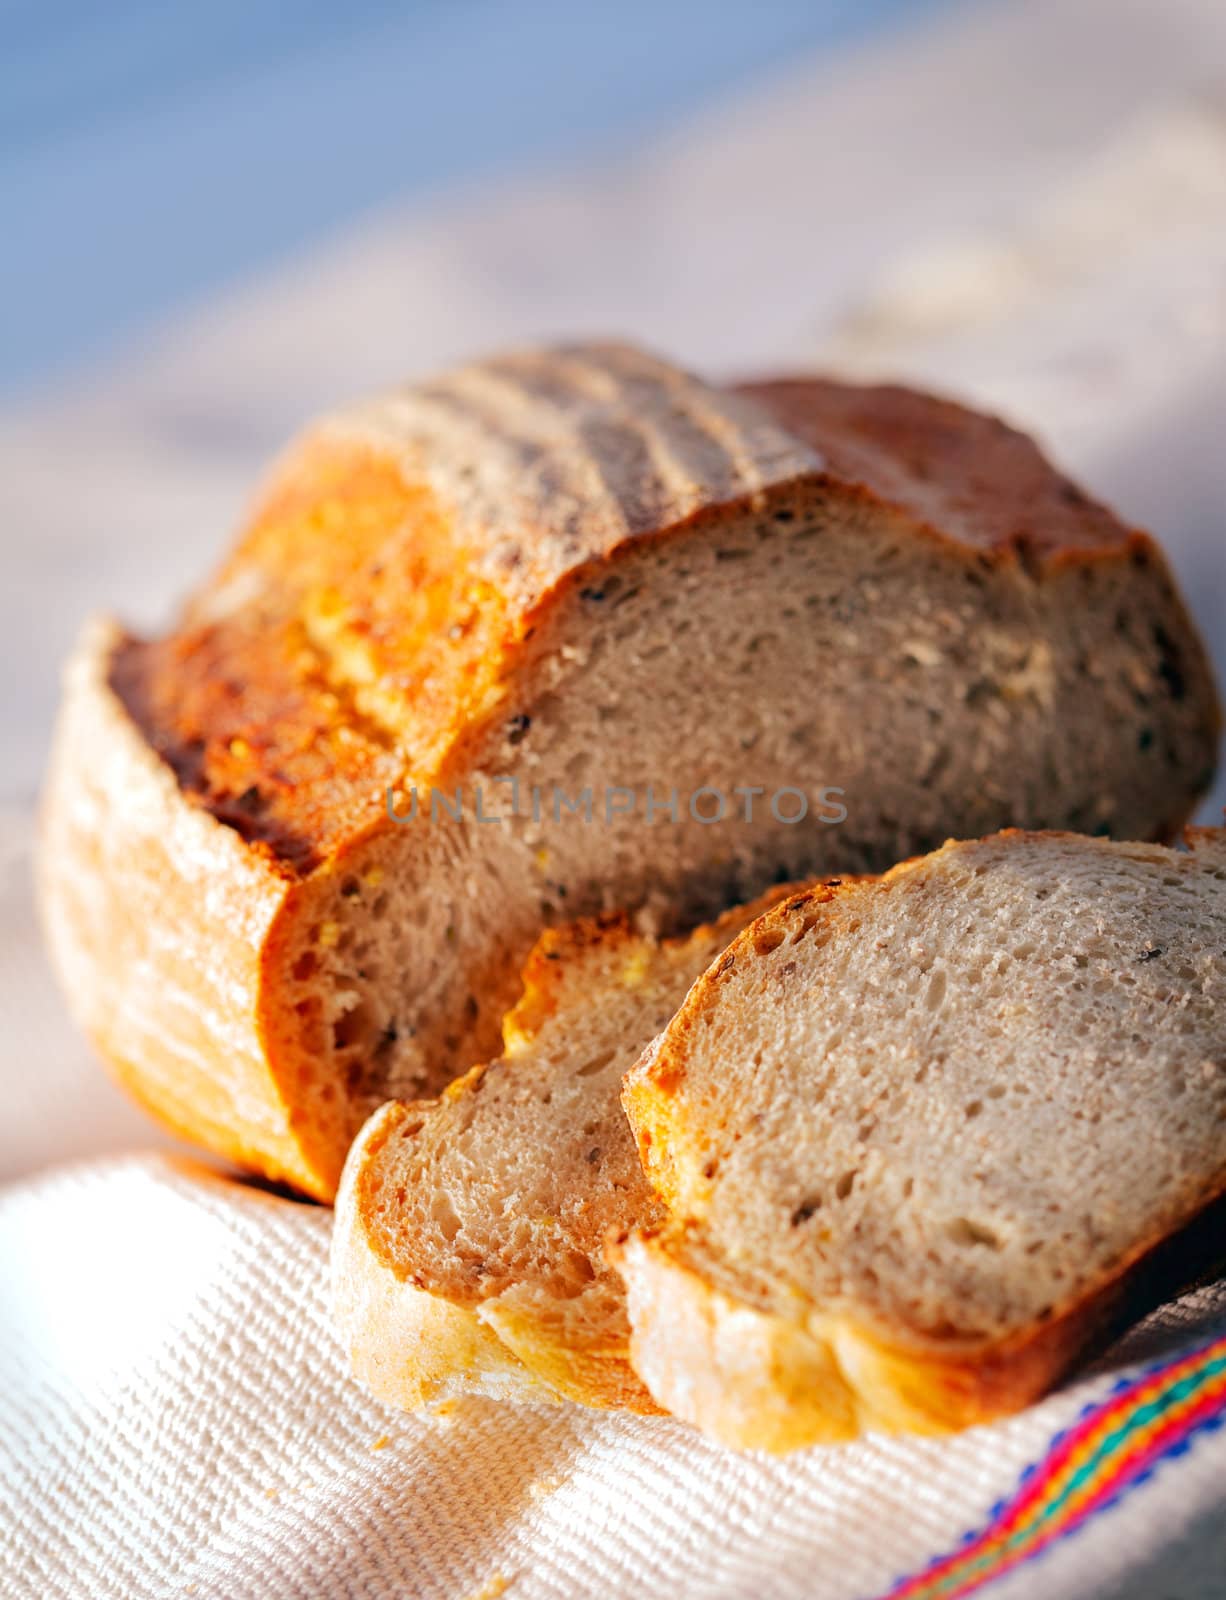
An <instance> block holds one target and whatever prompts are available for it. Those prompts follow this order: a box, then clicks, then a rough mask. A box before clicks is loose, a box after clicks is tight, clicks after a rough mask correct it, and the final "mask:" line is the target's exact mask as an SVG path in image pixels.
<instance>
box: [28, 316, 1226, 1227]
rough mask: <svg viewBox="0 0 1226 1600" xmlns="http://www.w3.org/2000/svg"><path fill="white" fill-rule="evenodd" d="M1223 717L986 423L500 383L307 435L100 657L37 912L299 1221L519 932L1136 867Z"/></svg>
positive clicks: (116, 1044) (1094, 539)
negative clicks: (194, 574)
mask: <svg viewBox="0 0 1226 1600" xmlns="http://www.w3.org/2000/svg"><path fill="white" fill-rule="evenodd" d="M1217 718H1218V713H1217V706H1216V701H1215V696H1214V690H1213V686H1212V683H1211V679H1210V674H1209V669H1208V666H1207V663H1206V660H1205V656H1204V652H1203V650H1202V647H1201V645H1200V643H1199V641H1198V640H1197V637H1196V635H1195V632H1194V630H1193V628H1192V625H1191V623H1190V622H1189V619H1188V616H1187V613H1186V611H1185V609H1184V607H1183V604H1182V603H1181V601H1180V599H1179V597H1178V595H1177V593H1176V591H1175V588H1174V586H1173V584H1172V580H1171V575H1170V573H1169V571H1168V569H1167V566H1166V563H1165V561H1164V559H1163V557H1162V555H1161V553H1160V552H1159V551H1158V550H1157V549H1156V547H1155V546H1154V544H1153V543H1152V542H1151V541H1150V540H1149V539H1148V538H1147V537H1146V536H1145V535H1143V534H1140V533H1137V532H1134V531H1131V530H1129V529H1127V528H1125V527H1123V526H1122V525H1121V524H1120V523H1119V522H1118V521H1116V519H1115V518H1114V517H1113V516H1112V515H1111V514H1110V513H1109V512H1107V511H1106V510H1104V509H1103V508H1102V507H1101V506H1099V505H1097V504H1095V503H1094V502H1093V501H1091V500H1089V499H1088V498H1087V497H1086V496H1085V495H1084V494H1082V493H1081V491H1080V490H1078V489H1076V488H1075V487H1074V486H1073V485H1072V484H1070V483H1069V482H1068V481H1067V480H1066V479H1065V478H1063V477H1062V476H1061V475H1060V474H1059V473H1057V472H1056V471H1054V470H1053V469H1052V468H1051V467H1050V466H1049V465H1048V464H1047V463H1046V462H1045V461H1044V460H1043V458H1042V457H1041V456H1040V455H1039V453H1038V451H1037V450H1036V449H1035V448H1034V446H1033V445H1032V444H1030V443H1029V442H1028V441H1027V440H1026V439H1024V438H1022V437H1021V436H1019V435H1018V434H1016V433H1014V432H1012V431H1011V430H1009V429H1008V428H1006V427H1004V426H1003V425H1002V424H1000V423H998V422H995V421H993V420H991V419H989V418H986V417H982V416H978V415H975V414H973V413H971V412H969V411H966V410H964V409H962V408H960V407H958V406H955V405H952V404H949V403H947V402H944V401H938V400H933V399H930V398H927V397H925V396H922V395H917V394H912V393H909V392H907V391H904V390H900V389H889V388H887V389H857V388H849V387H846V386H843V385H839V384H833V383H826V382H818V381H810V380H799V381H796V382H787V383H778V384H765V385H758V386H754V387H753V388H751V389H749V390H743V391H740V392H729V391H726V390H721V389H716V388H712V387H710V386H707V385H705V384H703V383H701V382H699V381H698V380H696V379H694V378H691V377H689V376H687V375H685V374H684V373H681V372H678V371H676V370H675V369H673V368H672V367H670V366H667V365H666V364H664V363H662V362H659V361H656V360H653V359H652V358H650V357H648V356H645V355H642V354H640V353H638V352H636V351H634V350H630V349H625V348H621V347H613V346H592V347H581V348H568V349H559V350H551V351H550V350H546V351H529V352H526V353H521V354H517V355H511V356H506V357H503V358H501V359H495V360H491V361H487V362H483V363H480V364H478V365H475V366H472V367H468V368H465V369H463V370H461V371H457V372H454V373H452V374H450V375H449V376H446V377H443V378H440V379H438V380H436V381H434V382H432V383H428V384H424V385H422V386H420V387H418V388H416V389H412V390H406V391H403V392H401V393H398V394H393V395H392V396H390V397H389V398H387V399H385V400H383V401H380V402H378V403H377V404H374V405H371V406H368V407H365V408H359V409H357V410H355V411H353V412H352V413H349V414H346V415H343V416H340V417H337V418H334V419H332V420H330V421H327V422H325V423H323V424H322V425H320V426H318V427H316V428H315V429H313V430H312V431H311V432H309V433H308V434H307V435H306V437H305V438H304V439H303V440H302V441H300V442H299V443H298V444H297V445H295V446H294V447H293V448H292V449H291V450H290V451H289V453H288V454H287V455H286V457H285V458H284V459H283V460H282V462H281V463H280V465H279V466H278V467H277V468H276V470H275V471H274V473H273V475H272V478H271V481H270V483H269V485H268V487H267V489H266V491H265V493H264V494H263V497H262V498H261V500H260V501H259V503H258V505H257V508H256V510H255V512H254V515H253V516H252V518H251V520H250V523H249V525H248V527H247V529H246V532H245V533H244V534H243V536H242V538H241V539H240V541H239V543H238V546H237V548H236V549H235V551H234V552H233V554H232V555H231V556H230V557H229V558H228V560H226V561H225V563H224V564H223V565H222V567H221V569H220V571H219V572H218V573H217V574H216V575H215V576H214V578H213V579H212V580H211V581H210V582H208V583H207V584H206V585H204V587H203V588H202V589H201V590H200V591H199V592H198V593H197V594H196V596H195V597H194V598H193V599H192V600H191V602H190V603H189V604H188V606H187V607H186V609H185V611H184V614H183V616H182V617H181V619H180V621H179V623H178V625H177V626H176V627H175V628H174V629H173V630H172V631H171V632H170V633H169V634H168V635H166V636H165V637H163V638H159V639H154V640H141V639H136V638H132V637H129V636H128V635H126V634H124V633H123V632H122V631H121V630H120V629H119V628H118V627H117V626H115V625H114V624H111V623H107V622H102V623H95V624H93V625H91V626H90V627H89V628H88V630H87V632H86V634H85V636H84V638H83V640H82V642H81V644H80V647H79V649H78V651H77V653H76V656H75V659H74V660H73V662H72V663H71V665H70V667H69V670H68V675H67V685H66V690H65V700H64V706H63V710H62V714H61V718H60V723H59V728H58V733H57V738H56V744H55V750H54V754H53V759H52V765H51V770H50V775H49V780H48V786H47V793H46V803H45V817H44V822H45V829H44V848H43V852H42V862H41V880H42V899H43V905H44V911H45V920H46V924H47V927H48V929H49V933H50V939H51V944H52V947H53V950H54V953H55V956H56V958H57V961H58V965H59V967H60V970H61V972H62V975H63V980H64V984H65V987H66V991H67V994H68V997H69V999H70V1002H71V1004H72V1006H73V1007H74V1009H75V1011H76V1013H77V1015H78V1017H79V1018H80V1020H81V1022H82V1024H83V1025H84V1027H85V1028H86V1030H87V1031H88V1033H89V1034H90V1036H91V1037H92V1038H93V1040H94V1041H95V1043H96V1045H97V1047H98V1049H99V1051H100V1052H101V1053H102V1055H103V1056H105V1057H106V1058H107V1059H108V1060H109V1061H110V1062H111V1063H112V1065H113V1067H114V1069H115V1071H116V1072H117V1074H118V1075H119V1077H120V1078H121V1079H122V1081H123V1082H124V1083H125V1084H127V1085H128V1087H129V1088H130V1089H131V1090H132V1091H133V1092H134V1093H135V1094H136V1095H137V1096H139V1098H140V1099H141V1100H143V1101H144V1102H145V1104H146V1105H147V1106H149V1107H150V1109H152V1110H153V1111H154V1112H155V1113H156V1114H157V1115H158V1116H160V1117H161V1118H162V1119H163V1120H164V1121H165V1122H166V1123H167V1124H169V1125H170V1126H171V1127H172V1128H174V1129H176V1130H177V1131H178V1132H180V1133H181V1134H183V1135H185V1136H187V1137H189V1138H191V1139H195V1140H198V1141H200V1142H202V1143H204V1144H205V1145H209V1146H211V1147H213V1148H214V1149H216V1150H218V1151H220V1152H222V1153H224V1154H226V1155H228V1156H230V1157H232V1158H233V1159H234V1160H236V1161H238V1162H240V1163H242V1164H243V1165H244V1166H247V1167H249V1168H252V1169H255V1170H257V1171H260V1172H263V1173H266V1174H268V1175H269V1176H270V1177H273V1178H277V1179H283V1180H285V1181H286V1182H288V1183H290V1184H292V1185H295V1186H296V1187H297V1188H299V1189H301V1190H303V1191H305V1192H307V1193H309V1194H313V1195H316V1196H320V1197H324V1198H328V1197H330V1196H331V1195H332V1194H333V1193H334V1190H335V1186H336V1183H337V1180H338V1178H339V1175H340V1171H341V1166H342V1163H343V1160H344V1157H345V1154H346V1151H347V1150H348V1148H349V1145H350V1143H351V1141H352V1139H353V1137H354V1135H355V1134H356V1132H357V1130H358V1128H359V1127H360V1126H361V1124H362V1122H363V1121H364V1120H365V1118H366V1117H367V1116H368V1115H369V1114H370V1113H371V1112H372V1111H373V1110H374V1109H375V1108H377V1107H378V1106H379V1105H381V1104H382V1103H383V1102H384V1101H385V1100H387V1099H389V1098H401V1099H412V1098H418V1097H421V1096H428V1095H431V1094H434V1093H436V1092H437V1091H438V1090H439V1089H440V1088H441V1087H443V1086H444V1085H445V1084H446V1083H447V1082H448V1081H449V1080H450V1079H451V1078H452V1077H453V1076H454V1075H455V1074H456V1073H457V1072H459V1071H462V1070H464V1069H466V1068H467V1067H469V1066H470V1065H471V1064H472V1063H473V1062H474V1061H481V1060H486V1059H488V1058H489V1057H490V1056H491V1055H493V1054H494V1053H495V1052H496V1051H497V1048H498V1039H499V1025H500V1022H501V1018H502V1016H503V1014H504V1012H505V1011H506V1009H507V1007H508V1005H510V1004H511V1003H512V1002H513V1000H514V998H515V992H516V986H517V981H518V974H519V972H520V969H521V967H522V965H523V962H524V960H525V958H526V956H527V954H528V952H529V950H530V949H531V947H532V944H533V942H534V941H535V939H536V937H537V935H538V933H539V932H540V930H541V927H542V926H547V925H552V924H556V923H558V922H561V921H563V920H571V919H573V918H574V917H576V916H582V915H590V914H596V913H600V912H602V911H605V910H612V909H616V908H623V907H624V908H626V909H630V910H634V909H637V908H640V907H643V906H646V905H650V906H651V907H653V908H654V910H655V912H656V913H657V914H658V916H659V918H660V919H661V926H663V927H673V928H678V929H680V928H683V927H685V926H688V925H692V924H693V923H694V922H695V921H696V920H698V919H700V918H702V917H704V916H709V915H714V914H717V913H718V912H719V911H720V910H721V909H722V908H723V907H724V906H726V905H729V904H734V903H736V902H738V901H742V900H745V899H748V898H750V897H751V896H752V895H754V894H757V893H759V892H760V891H761V890H762V889H763V888H764V887H766V886H768V885H769V884H771V883H776V882H780V881H783V880H785V879H788V878H798V877H808V876H811V875H813V874H816V873H820V872H829V871H859V870H870V869H871V870H878V869H881V868H883V867H885V866H887V865H889V864H890V863H891V862H893V861H894V860H897V859H898V858H899V857H900V856H901V855H904V854H907V853H911V852H914V851H916V850H922V849H927V848H931V847H933V846H935V845H936V844H939V843H940V841H941V840H942V839H944V838H945V837H947V836H948V835H949V834H951V833H954V834H960V835H963V836H969V835H977V834H980V833H983V832H986V831H989V830H990V829H992V828H995V827H998V826H1002V825H1005V824H1010V823H1017V824H1024V825H1028V826H1069V827H1078V828H1082V829H1085V830H1087V831H1095V830H1110V831H1113V832H1115V833H1116V834H1122V835H1126V836H1132V837H1143V838H1160V837H1164V836H1167V835H1169V834H1170V832H1171V830H1172V829H1175V828H1176V827H1177V826H1178V825H1179V824H1180V823H1181V822H1182V821H1183V820H1184V819H1185V818H1186V817H1187V815H1188V814H1189V813H1190V810H1191V808H1192V807H1193V806H1194V804H1195V801H1196V799H1197V797H1198V796H1199V795H1200V794H1201V792H1202V791H1203V789H1204V787H1205V785H1206V782H1207V781H1208V778H1209V776H1210V773H1211V770H1212V767H1213V763H1214V758H1215V750H1216V735H1217Z"/></svg>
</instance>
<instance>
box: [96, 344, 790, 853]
mask: <svg viewBox="0 0 1226 1600" xmlns="http://www.w3.org/2000/svg"><path fill="white" fill-rule="evenodd" d="M820 468H821V462H820V459H819V458H818V456H817V455H816V454H815V453H814V451H813V449H812V448H811V447H810V446H808V445H806V444H802V443H801V442H799V441H798V440H795V439H793V438H792V436H791V435H790V434H788V433H786V432H785V431H784V430H782V429H781V428H780V427H778V425H777V424H775V423H774V422H773V421H772V420H771V419H770V418H769V416H768V415H767V414H766V413H765V412H763V411H762V410H761V409H760V408H759V407H757V406H756V405H754V404H753V403H752V402H750V401H747V400H744V399H740V398H738V397H737V396H736V395H734V394H731V393H728V392H725V391H723V390H719V389H715V388H711V387H709V386H708V385H706V384H703V383H701V382H700V381H699V380H697V379H695V378H691V377H689V376H688V375H686V374H684V373H682V372H679V371H677V370H676V369H675V368H673V367H670V366H668V365H667V364H666V363H664V362H661V361H657V360H655V359H653V358H652V357H649V356H647V355H643V354H641V353H639V352H637V351H634V350H630V349H628V348H624V347H621V346H616V345H592V346H575V347H569V348H563V349H558V350H552V351H526V352H523V353H520V354H512V355H508V356H504V357H501V358H495V359H493V360H489V361H485V362H481V363H479V364H476V365H473V366H470V367H466V368H462V369H460V370H458V371H456V372H453V373H450V374H448V375H445V376H443V377H440V378H437V379H435V380H434V381H432V382H430V383H426V384H423V385H420V386H418V387H416V388H412V389H405V390H403V391H401V392H399V393H395V394H392V395H390V396H388V397H387V398H386V399H384V400H381V401H378V402H377V403H374V404H370V405H366V406H363V407H359V408H357V409H355V410H354V411H352V412H351V413H348V414H345V415H341V416H338V417H336V418H334V419H332V420H330V421H327V422H325V423H323V424H322V425H320V426H318V427H316V428H315V429H313V430H311V431H310V432H308V434H307V435H306V436H305V437H304V438H303V439H302V440H301V441H300V443H298V444H297V445H296V446H294V447H292V448H291V449H290V450H289V451H288V452H287V453H286V455H285V457H284V458H283V460H282V461H281V463H280V465H279V466H278V468H277V469H276V470H275V471H274V473H273V476H272V481H271V483H270V485H269V487H268V488H267V490H266V492H265V494H264V496H263V498H262V500H261V502H260V503H259V505H258V506H257V509H256V511H255V514H254V516H253V518H252V519H251V522H250V524H249V527H248V530H247V532H246V533H245V535H244V536H243V537H242V539H241V540H240V542H239V544H238V546H237V548H236V550H235V551H234V553H233V554H232V555H231V557H230V558H229V560H228V561H227V562H226V563H225V564H224V565H223V567H222V568H221V570H220V572H219V573H218V574H217V576H216V577H215V578H214V579H213V580H212V582H211V583H210V584H209V585H207V586H206V587H205V588H204V589H203V590H202V591H201V592H200V593H199V594H198V595H197V596H196V598H195V599H194V600H193V601H192V603H191V604H190V605H189V606H188V607H187V610H186V612H185V614H184V616H183V619H182V621H181V623H180V626H179V627H178V628H177V629H176V630H175V631H174V632H173V633H172V634H171V635H169V636H168V637H167V638H165V639H162V640H159V641H155V642H153V643H148V644H145V643H139V642H133V643H132V644H131V645H130V646H129V647H128V648H127V649H126V650H125V651H124V652H122V653H121V655H120V657H119V659H118V661H117V664H116V668H115V672H114V684H115V688H116V689H117V690H118V692H119V694H120V696H121V698H122V699H123V701H124V703H125V704H126V705H127V707H128V710H129V712H130V713H131V714H132V716H133V717H134V718H135V720H136V721H137V722H138V724H139V725H140V726H141V727H142V728H144V730H145V731H146V734H147V737H148V738H149V739H150V742H151V743H152V744H153V745H154V747H155V748H156V749H157V750H158V751H159V752H160V753H161V754H162V755H163V757H164V758H165V759H166V760H167V761H168V762H169V763H170V764H171V766H172V767H173V768H174V770H175V772H176V774H177V775H178V778H179V782H180V784H181V785H182V786H183V788H184V789H185V790H186V791H187V792H188V793H189V794H191V795H193V796H195V797H196V798H197V799H198V800H199V801H200V802H201V803H203V804H204V805H206V806H207V807H208V808H209V809H210V810H212V811H213V812H214V813H215V814H216V815H218V816H219V817H221V818H222V819H223V820H224V821H226V822H227V823H229V824H230V825H231V826H233V827H235V828H236V829H238V830H239V831H240V832H241V833H243V835H244V836H245V837H247V838H249V839H251V840H253V841H257V842H258V841H262V842H263V843H264V844H265V845H267V846H269V847H270V849H271V851H272V852H273V853H274V854H275V856H276V858H277V859H278V860H279V861H280V862H281V863H282V864H283V865H284V866H285V867H286V868H287V869H291V870H299V871H306V870H309V869H310V868H311V867H313V866H314V865H316V864H317V863H318V862H319V861H320V860H321V859H323V858H325V857H326V856H327V855H328V854H330V853H331V852H332V851H333V850H334V849H335V848H336V847H337V845H338V844H340V843H341V842H343V841H344V840H345V839H346V838H347V837H349V836H350V835H351V834H352V833H354V832H355V831H356V830H358V829H359V828H361V827H362V826H364V825H369V824H371V823H374V822H377V821H378V819H379V817H380V814H381V811H382V806H383V792H384V789H385V788H386V786H387V785H389V784H392V783H395V782H399V781H402V780H406V779H410V778H411V779H413V780H416V781H419V782H420V781H424V780H427V779H429V778H431V777H432V776H434V775H436V774H440V773H441V771H442V768H443V766H444V763H445V760H446V757H447V755H448V752H449V751H450V750H451V749H452V747H453V746H454V744H455V742H456V741H457V739H458V738H459V737H460V736H461V735H465V736H466V737H467V738H469V739H471V738H472V737H474V734H475V730H476V729H477V728H478V727H479V725H480V724H481V723H482V722H483V721H484V720H485V719H486V718H488V717H490V716H492V715H495V714H497V711H498V708H499V707H500V706H501V705H502V704H503V702H504V701H506V699H507V696H508V680H509V678H510V676H511V674H512V671H513V666H514V663H515V661H516V659H517V658H518V657H519V655H520V653H521V652H523V651H526V650H527V649H528V647H529V641H530V640H531V638H532V635H533V633H534V630H535V627H536V623H537V617H538V613H539V611H540V608H541V606H542V604H543V603H544V602H545V600H546V599H547V598H548V597H549V596H550V595H551V594H553V593H555V592H556V591H557V590H558V589H559V588H560V587H561V586H563V585H570V586H574V585H581V584H582V582H583V575H584V574H585V573H587V572H592V573H597V572H598V571H599V569H600V568H601V564H602V562H604V561H605V560H606V559H607V558H608V557H609V556H611V555H612V554H613V553H614V552H615V551H617V550H620V549H623V548H626V547H628V546H631V545H633V544H634V543H635V542H636V541H639V540H641V539H643V538H646V537H649V536H655V535H660V534H663V533H665V532H667V531H668V530H669V529H673V528H677V527H680V526H682V525H684V524H687V523H689V522H691V521H692V520H693V519H694V518H696V517H698V516H700V515H712V514H718V513H719V512H720V511H721V510H727V509H730V508H737V507H742V506H744V505H745V503H746V502H748V501H750V500H752V499H753V498H754V497H757V496H761V495H762V494H763V493H764V492H766V491H768V490H770V489H779V488H780V487H782V486H785V485H788V484H792V483H795V482H796V481H798V480H807V479H812V478H813V477H814V476H815V475H816V474H817V473H819V471H820ZM591 598H592V599H593V602H594V603H595V602H598V601H599V600H600V598H601V596H600V594H599V592H598V589H593V591H592V594H591ZM506 714H507V715H508V716H509V715H510V707H509V706H508V707H507V708H506ZM440 781H441V780H440Z"/></svg>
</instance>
